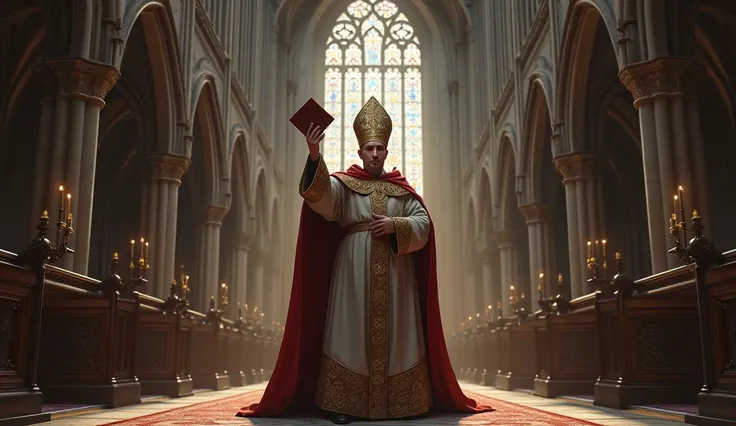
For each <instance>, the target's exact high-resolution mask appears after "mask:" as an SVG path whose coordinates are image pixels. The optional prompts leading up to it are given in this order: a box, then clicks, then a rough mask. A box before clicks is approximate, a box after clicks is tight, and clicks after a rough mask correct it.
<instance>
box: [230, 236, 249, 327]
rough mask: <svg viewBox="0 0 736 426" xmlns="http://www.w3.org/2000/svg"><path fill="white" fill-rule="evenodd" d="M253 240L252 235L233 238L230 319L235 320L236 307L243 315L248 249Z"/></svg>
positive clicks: (245, 301)
mask: <svg viewBox="0 0 736 426" xmlns="http://www.w3.org/2000/svg"><path fill="white" fill-rule="evenodd" d="M252 240H253V235H252V234H248V233H241V234H238V235H236V236H234V237H233V245H232V252H231V253H230V258H231V261H230V285H231V286H232V290H231V292H230V294H231V295H232V296H231V297H232V300H231V301H230V306H231V307H232V306H235V308H231V309H232V312H231V317H232V318H235V316H236V315H235V314H237V305H238V303H240V306H242V307H243V315H245V305H246V304H248V300H247V297H246V290H247V286H248V249H249V248H250V243H251V241H252Z"/></svg>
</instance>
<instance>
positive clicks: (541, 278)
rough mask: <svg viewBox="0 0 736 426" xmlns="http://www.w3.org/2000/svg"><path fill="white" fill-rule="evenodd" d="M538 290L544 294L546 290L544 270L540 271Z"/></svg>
mask: <svg viewBox="0 0 736 426" xmlns="http://www.w3.org/2000/svg"><path fill="white" fill-rule="evenodd" d="M537 291H538V292H539V294H542V292H543V291H544V272H540V273H539V284H537Z"/></svg>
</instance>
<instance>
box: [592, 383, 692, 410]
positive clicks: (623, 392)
mask: <svg viewBox="0 0 736 426" xmlns="http://www.w3.org/2000/svg"><path fill="white" fill-rule="evenodd" d="M697 394H698V387H697V386H695V387H694V386H693V385H674V384H667V385H660V384H658V383H637V384H627V383H618V382H612V381H600V380H599V381H598V383H596V384H595V388H594V397H593V404H594V405H599V406H601V407H607V408H616V409H618V410H625V409H626V408H628V407H629V406H630V405H644V404H694V403H695V401H696V396H697Z"/></svg>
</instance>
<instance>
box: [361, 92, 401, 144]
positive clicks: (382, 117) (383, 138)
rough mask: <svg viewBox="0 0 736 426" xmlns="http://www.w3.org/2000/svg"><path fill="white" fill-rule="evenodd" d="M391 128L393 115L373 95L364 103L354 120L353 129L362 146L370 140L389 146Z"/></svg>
mask: <svg viewBox="0 0 736 426" xmlns="http://www.w3.org/2000/svg"><path fill="white" fill-rule="evenodd" d="M391 129H392V124H391V117H389V116H388V113H387V112H386V110H385V109H383V107H382V106H381V104H380V103H379V102H378V101H377V100H376V98H374V97H373V96H371V98H370V99H368V102H366V103H365V105H363V108H361V109H360V112H358V115H356V116H355V121H353V130H354V131H355V136H356V137H357V138H358V145H360V146H361V147H362V146H363V145H365V144H366V143H368V142H381V143H382V144H384V145H385V146H387V147H388V138H389V137H390V136H391Z"/></svg>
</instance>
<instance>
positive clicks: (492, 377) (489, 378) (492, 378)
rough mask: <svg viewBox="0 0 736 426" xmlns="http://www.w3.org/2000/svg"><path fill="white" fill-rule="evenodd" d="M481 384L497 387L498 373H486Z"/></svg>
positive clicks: (481, 379)
mask: <svg viewBox="0 0 736 426" xmlns="http://www.w3.org/2000/svg"><path fill="white" fill-rule="evenodd" d="M480 384H481V385H483V386H495V385H496V373H489V372H487V371H484V372H483V374H481V377H480Z"/></svg>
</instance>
